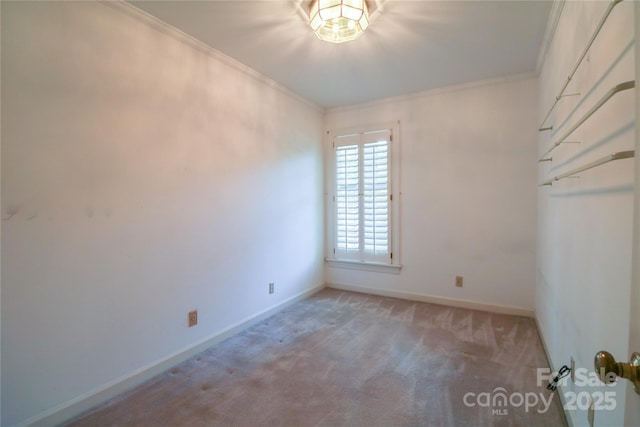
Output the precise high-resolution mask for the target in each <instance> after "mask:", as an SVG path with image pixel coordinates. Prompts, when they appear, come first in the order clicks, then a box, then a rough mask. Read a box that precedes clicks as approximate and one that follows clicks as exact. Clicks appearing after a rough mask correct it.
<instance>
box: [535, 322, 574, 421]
mask: <svg viewBox="0 0 640 427" xmlns="http://www.w3.org/2000/svg"><path fill="white" fill-rule="evenodd" d="M534 320H535V321H536V328H537V329H538V336H539V337H540V342H542V348H543V349H544V353H545V355H546V356H547V363H548V364H549V368H550V369H551V372H558V370H559V369H560V368H558V367H557V366H553V360H552V359H551V355H550V353H549V349H548V347H547V343H546V342H545V340H544V336H542V333H541V331H542V329H541V328H540V324H539V323H538V317H535V318H534ZM563 389H564V387H563V386H562V383H558V388H557V389H556V391H555V392H556V394H557V395H558V398H559V399H560V404H561V405H562V408H563V410H562V412H563V413H564V418H565V420H566V421H567V425H569V427H575V426H577V425H578V423H577V422H576V419H575V412H574V411H566V410H564V408H566V405H567V398H566V397H565V394H564V391H563Z"/></svg>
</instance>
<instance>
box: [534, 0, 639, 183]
mask: <svg viewBox="0 0 640 427" xmlns="http://www.w3.org/2000/svg"><path fill="white" fill-rule="evenodd" d="M622 1H623V0H612V1H611V3H609V6H608V7H607V9H606V10H605V12H604V14H603V17H602V19H600V22H599V23H598V25H597V27H596V29H595V31H594V32H593V34H592V35H591V38H590V39H589V41H588V42H587V45H586V47H585V48H584V50H583V51H582V53H581V55H580V57H579V58H578V61H577V62H576V64H575V66H574V67H573V69H572V71H571V73H570V74H569V76H568V77H567V79H566V81H565V83H564V85H563V86H562V88H561V89H560V92H559V93H558V95H557V96H556V97H555V101H554V102H553V104H552V105H551V108H550V109H549V111H548V112H547V114H546V116H545V117H544V119H543V120H542V122H541V123H540V126H539V128H538V131H539V132H543V131H548V130H552V129H553V125H551V126H547V127H545V123H546V121H547V119H548V118H549V116H550V115H551V112H552V111H553V110H554V108H555V107H556V105H557V104H558V101H560V99H562V98H563V97H566V96H569V95H566V94H565V93H564V92H565V90H566V89H567V86H568V85H569V83H570V82H571V79H572V78H573V76H574V75H575V73H576V71H577V70H578V68H579V67H580V64H582V61H583V60H584V58H585V57H586V56H587V52H588V51H589V49H590V48H591V45H593V42H594V41H595V39H596V37H597V36H598V34H599V33H600V30H601V29H602V27H603V26H604V23H605V22H606V20H607V18H608V17H609V15H610V14H611V11H612V10H613V8H614V7H615V6H616V5H617V4H619V3H620V2H622ZM634 87H635V81H634V80H630V81H626V82H623V83H619V84H617V85H615V86H614V87H612V88H611V89H609V91H607V93H606V94H605V95H604V96H603V97H602V98H601V99H600V100H599V101H598V102H597V103H596V104H595V105H594V106H593V107H591V109H590V110H589V111H588V112H587V113H586V114H585V115H583V116H582V117H581V118H580V119H579V120H578V121H577V122H575V123H574V124H573V126H571V128H570V129H569V130H567V131H566V132H565V133H564V134H563V135H562V136H561V137H560V138H558V139H557V140H556V141H555V142H554V143H553V144H552V145H551V147H550V148H549V149H548V150H547V151H546V152H545V153H544V154H543V155H542V157H541V158H540V159H539V160H538V162H551V161H553V158H552V157H548V155H549V154H551V152H552V151H553V150H554V149H556V148H557V147H558V146H559V145H560V144H562V143H567V142H569V141H567V140H566V139H567V138H568V137H569V136H570V135H571V134H572V133H573V132H574V131H575V130H576V129H578V128H579V127H580V126H581V125H582V124H583V123H585V122H586V121H587V120H588V119H589V117H591V116H592V115H593V114H594V113H595V112H596V111H598V110H599V109H600V107H602V106H603V105H605V104H606V103H607V101H609V100H610V99H611V98H612V97H613V96H614V95H615V94H617V93H620V92H622V91H625V90H629V89H633V88H634ZM634 156H635V152H634V151H633V150H629V151H619V152H614V153H611V154H609V155H607V156H605V157H602V158H600V159H598V160H595V161H592V162H590V163H587V164H585V165H582V166H580V167H577V168H575V169H573V170H570V171H568V172H565V173H562V174H560V175H557V176H555V177H553V178H551V179H548V180H546V181H544V182H542V183H541V184H540V186H541V187H542V186H551V185H552V184H553V183H554V182H556V181H559V180H561V179H564V178H572V177H576V174H578V173H580V172H584V171H586V170H588V169H592V168H595V167H597V166H600V165H603V164H606V163H609V162H612V161H616V160H622V159H628V158H632V157H634Z"/></svg>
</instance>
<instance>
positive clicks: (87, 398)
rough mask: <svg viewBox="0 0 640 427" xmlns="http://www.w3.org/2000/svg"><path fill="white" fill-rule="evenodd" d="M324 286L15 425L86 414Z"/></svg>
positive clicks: (43, 425) (42, 424) (42, 425)
mask: <svg viewBox="0 0 640 427" xmlns="http://www.w3.org/2000/svg"><path fill="white" fill-rule="evenodd" d="M324 287H325V284H324V283H323V284H320V285H316V286H314V287H313V288H311V289H309V290H306V291H304V292H301V293H299V294H297V295H294V296H292V297H291V298H289V299H287V300H285V301H283V302H281V303H279V304H277V305H275V306H273V307H270V308H268V309H266V310H264V311H262V312H260V313H257V314H255V315H253V316H250V317H247V318H245V319H243V320H241V321H240V322H238V323H237V324H235V325H233V326H230V327H229V328H227V329H225V330H224V331H222V332H219V333H216V334H214V335H212V336H209V337H207V338H205V339H203V340H201V341H199V342H197V343H195V344H193V345H191V346H189V347H186V348H183V349H181V350H178V351H176V352H175V353H173V354H170V355H169V356H167V357H165V358H162V359H159V360H156V361H154V362H152V363H149V364H147V365H145V366H143V367H141V368H140V369H137V370H135V371H133V372H131V373H130V374H128V375H126V376H123V377H120V378H117V379H115V380H114V381H111V382H109V383H107V384H105V385H103V386H101V387H99V388H97V389H94V390H92V391H90V392H88V393H85V394H83V395H80V396H78V397H76V398H75V399H73V400H71V401H69V402H66V403H63V404H62V405H59V406H57V407H54V408H52V409H50V410H48V411H46V412H45V413H43V414H39V415H38V416H36V417H33V418H30V419H28V420H26V421H24V422H22V423H20V424H17V425H16V426H15V427H27V426H28V427H50V426H55V425H58V424H61V423H63V422H65V421H67V420H70V419H72V418H73V417H76V416H78V415H80V414H82V413H83V412H85V411H87V410H89V409H91V408H93V407H94V406H96V405H98V404H100V403H102V402H105V401H107V400H109V399H112V398H114V397H115V396H117V395H119V394H120V393H123V392H125V391H128V390H131V389H132V388H134V387H136V386H138V385H140V384H142V383H144V382H145V381H147V380H149V379H151V378H153V377H154V376H156V375H158V374H161V373H162V372H164V371H166V370H167V369H169V368H171V367H172V366H175V365H177V364H178V363H180V362H183V361H185V360H187V359H189V358H191V357H193V356H195V355H196V354H198V353H200V352H202V351H204V350H206V349H207V348H209V347H211V346H213V345H215V344H217V343H219V342H221V341H223V340H225V339H227V338H229V337H231V336H233V335H235V334H237V333H239V332H240V331H242V330H244V329H246V328H248V327H249V326H251V325H254V324H256V323H258V322H260V321H261V320H264V319H266V318H267V317H270V316H273V315H274V314H276V313H278V312H279V311H282V310H284V309H285V308H287V307H288V306H290V305H292V304H295V303H296V302H298V301H301V300H303V299H305V298H307V297H309V296H311V295H313V294H315V293H316V292H318V291H320V290H322V289H323V288H324Z"/></svg>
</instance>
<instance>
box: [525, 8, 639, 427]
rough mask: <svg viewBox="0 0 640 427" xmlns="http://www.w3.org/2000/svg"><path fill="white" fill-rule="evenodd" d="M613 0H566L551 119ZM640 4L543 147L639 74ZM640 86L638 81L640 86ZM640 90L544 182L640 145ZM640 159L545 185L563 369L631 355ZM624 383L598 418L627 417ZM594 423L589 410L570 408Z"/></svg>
mask: <svg viewBox="0 0 640 427" xmlns="http://www.w3.org/2000/svg"><path fill="white" fill-rule="evenodd" d="M608 5H609V2H566V3H565V5H564V8H563V10H562V14H561V16H560V20H559V22H558V27H557V30H556V33H555V36H554V38H553V40H552V42H551V45H550V49H549V51H548V52H547V54H546V58H545V60H544V65H543V68H542V72H541V75H540V108H539V118H540V120H542V118H543V117H544V115H545V114H546V112H547V111H548V109H549V108H550V106H551V104H552V102H553V100H554V99H555V98H554V97H555V96H556V95H557V94H558V92H559V91H560V89H561V87H562V85H563V84H564V82H565V80H566V78H567V76H568V75H569V73H570V72H571V69H572V68H573V66H574V64H575V62H576V61H577V59H578V57H579V55H580V53H581V52H582V50H583V49H584V47H585V46H586V44H587V41H588V39H589V37H590V36H591V34H592V33H593V31H594V30H595V28H596V25H597V23H598V22H599V21H600V19H601V17H602V16H603V13H604V11H605V9H606V8H607V6H608ZM633 22H634V21H633V2H623V3H620V4H619V5H618V6H616V8H615V9H614V10H613V12H612V13H611V15H610V17H609V19H608V20H607V22H606V23H605V25H604V27H603V29H602V31H601V33H600V35H599V36H598V38H597V39H596V41H595V43H594V45H593V47H592V48H591V50H590V51H589V54H588V56H587V58H586V59H585V61H584V62H583V64H582V65H581V66H580V68H579V69H578V71H577V73H576V75H575V76H574V78H573V79H572V80H571V83H570V84H569V87H568V88H567V91H566V93H580V96H572V97H566V98H563V99H561V101H560V102H559V103H558V106H557V107H556V108H555V110H554V112H553V114H552V116H551V118H550V120H549V121H548V124H552V125H553V126H554V130H553V132H542V133H541V134H540V154H542V153H543V151H546V149H547V148H548V147H549V146H550V144H551V143H552V142H555V141H556V140H557V139H558V137H560V136H561V135H562V134H563V133H564V132H565V131H566V130H567V129H569V128H570V127H571V126H572V125H573V124H574V123H575V122H576V121H577V120H578V119H579V118H581V117H582V116H583V115H584V114H585V113H586V112H587V111H588V110H589V109H590V108H591V107H592V106H593V105H595V104H596V102H597V101H598V100H599V99H600V98H601V97H602V96H603V95H604V94H605V93H606V92H607V91H608V90H609V89H610V88H611V87H613V86H615V85H616V84H618V83H621V82H624V81H627V80H633V79H634V52H633V51H634V49H633V38H634V31H633ZM635 90H637V89H635ZM634 114H635V113H634V90H630V91H626V92H622V93H619V94H617V95H615V97H614V98H612V99H611V100H610V101H609V102H608V103H607V104H606V105H605V106H604V107H602V108H601V109H600V110H599V111H598V112H596V113H595V114H594V115H593V116H592V117H591V118H590V119H589V120H588V121H587V122H585V124H584V125H582V126H581V127H580V128H579V129H578V130H576V131H575V132H574V134H573V135H572V136H571V137H570V138H569V140H571V141H580V142H581V143H580V144H563V145H561V146H560V147H558V148H556V149H555V150H554V151H553V152H552V155H553V162H552V163H551V164H549V163H545V164H543V165H541V166H540V173H539V180H540V181H542V180H544V179H547V178H549V177H551V176H555V175H558V174H560V173H562V172H566V171H569V170H571V169H573V168H575V167H578V166H580V165H583V164H586V163H589V162H591V161H593V160H595V159H598V158H600V157H603V156H605V155H607V154H610V153H612V152H615V151H622V150H632V149H633V148H634V119H635V116H634ZM633 195H634V161H633V160H621V161H618V162H616V163H610V164H607V165H604V166H601V167H598V168H596V169H591V170H589V171H587V172H584V173H581V174H580V178H579V179H566V180H563V181H560V182H558V183H556V184H554V185H553V187H551V188H549V187H545V188H541V189H540V190H539V191H538V203H539V228H538V283H537V288H536V289H537V292H536V316H537V319H538V322H539V325H540V329H541V334H542V336H543V339H544V341H545V342H546V345H547V349H548V351H549V353H550V356H551V363H552V365H553V366H554V367H555V368H556V369H558V368H560V367H561V366H562V365H565V364H566V365H569V363H570V357H571V356H573V357H574V358H575V360H576V368H586V369H588V370H590V371H591V370H593V357H594V355H595V354H596V353H597V352H598V351H599V350H607V351H609V352H611V353H612V354H613V355H614V356H615V357H616V358H618V359H619V360H620V361H626V360H625V359H626V358H627V357H628V336H629V335H628V334H629V292H630V283H631V270H632V267H631V265H632V264H631V247H632V236H633V232H632V230H633V225H632V223H633V221H632V218H633ZM624 387H626V385H625V384H622V385H621V386H619V387H618V386H616V387H615V388H612V389H610V388H607V390H606V391H617V394H616V400H617V409H616V411H597V412H596V425H623V415H624V403H625V402H624ZM567 391H568V392H572V391H575V392H578V393H579V392H582V391H588V392H595V391H598V392H602V391H604V390H603V388H602V387H600V388H598V387H594V388H589V387H578V386H574V385H573V384H571V383H569V384H568V387H567V388H566V389H564V390H563V393H564V392H567ZM570 416H571V417H572V422H574V423H575V424H576V425H587V415H586V411H581V410H578V411H576V412H575V413H570Z"/></svg>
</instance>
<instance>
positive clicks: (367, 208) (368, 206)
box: [362, 130, 390, 262]
mask: <svg viewBox="0 0 640 427" xmlns="http://www.w3.org/2000/svg"><path fill="white" fill-rule="evenodd" d="M389 136H390V135H389V131H388V130H385V131H378V132H370V133H365V134H363V135H362V143H363V160H362V175H363V180H362V184H363V200H362V218H363V230H362V233H363V240H364V253H363V260H364V261H375V262H389V261H390V260H389V213H390V212H389Z"/></svg>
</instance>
